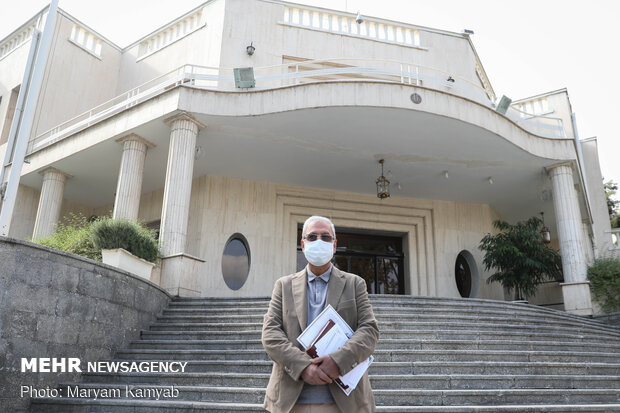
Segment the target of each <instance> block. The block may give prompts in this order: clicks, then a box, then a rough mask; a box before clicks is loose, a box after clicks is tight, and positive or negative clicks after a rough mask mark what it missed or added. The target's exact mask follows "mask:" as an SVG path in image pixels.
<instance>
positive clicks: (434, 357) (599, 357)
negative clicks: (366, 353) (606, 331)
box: [116, 349, 620, 363]
mask: <svg viewBox="0 0 620 413" xmlns="http://www.w3.org/2000/svg"><path fill="white" fill-rule="evenodd" d="M116 356H117V358H118V359H124V360H175V361H176V360H247V361H249V362H253V361H254V360H269V357H268V356H267V353H265V352H264V351H262V350H158V349H152V350H129V349H124V350H119V351H118V352H117V354H116ZM374 356H375V358H376V359H377V360H381V361H514V362H518V361H520V362H528V361H529V362H567V363H579V362H594V363H620V354H619V353H601V352H592V351H588V352H566V351H501V350H500V351H490V350H469V351H467V352H455V351H453V350H401V349H392V350H375V352H374Z"/></svg>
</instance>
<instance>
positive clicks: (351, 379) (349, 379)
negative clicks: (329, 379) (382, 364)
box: [340, 356, 375, 396]
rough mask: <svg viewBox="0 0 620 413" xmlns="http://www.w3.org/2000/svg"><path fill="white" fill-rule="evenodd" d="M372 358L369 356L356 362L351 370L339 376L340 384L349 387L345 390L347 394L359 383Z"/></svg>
mask: <svg viewBox="0 0 620 413" xmlns="http://www.w3.org/2000/svg"><path fill="white" fill-rule="evenodd" d="M374 360H375V358H374V357H373V356H370V357H368V358H367V359H366V360H364V361H362V362H361V363H360V364H358V365H357V366H356V367H355V368H354V369H353V370H351V371H350V372H348V373H347V374H345V375H344V376H340V380H341V381H342V384H344V385H347V386H349V388H348V389H347V390H345V393H347V396H348V395H349V394H350V393H351V392H352V391H353V390H355V387H357V383H359V381H360V380H361V378H362V376H363V375H364V373H366V370H368V367H370V363H372V362H373V361H374ZM343 390H344V389H343Z"/></svg>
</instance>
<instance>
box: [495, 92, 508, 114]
mask: <svg viewBox="0 0 620 413" xmlns="http://www.w3.org/2000/svg"><path fill="white" fill-rule="evenodd" d="M511 103H512V99H510V98H509V97H508V96H506V95H503V96H502V98H501V99H500V101H499V103H498V104H497V107H496V108H495V111H496V112H498V113H501V114H502V115H505V114H506V111H508V108H509V107H510V104H511Z"/></svg>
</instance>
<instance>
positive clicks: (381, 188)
mask: <svg viewBox="0 0 620 413" xmlns="http://www.w3.org/2000/svg"><path fill="white" fill-rule="evenodd" d="M384 162H385V160H384V159H381V160H380V161H379V163H380V164H381V176H380V177H379V178H377V198H379V199H385V198H389V197H390V181H388V179H387V178H386V177H385V176H383V164H384Z"/></svg>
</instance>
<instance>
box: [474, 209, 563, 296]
mask: <svg viewBox="0 0 620 413" xmlns="http://www.w3.org/2000/svg"><path fill="white" fill-rule="evenodd" d="M493 226H494V227H495V228H496V229H498V230H499V231H500V232H499V233H498V234H496V235H491V234H487V235H485V236H484V238H482V240H481V241H480V246H479V247H480V249H481V250H482V251H484V253H485V255H484V259H483V263H484V265H485V268H486V270H487V271H489V270H491V269H492V268H494V269H495V270H496V272H495V273H494V274H493V275H491V276H490V277H489V278H488V279H487V283H492V282H499V283H501V284H502V286H503V287H504V288H507V289H508V290H510V291H512V290H515V292H516V294H515V295H516V298H517V299H518V300H520V299H522V298H523V297H525V298H529V297H531V296H533V295H534V294H536V288H537V286H538V285H539V284H541V283H542V282H544V281H546V280H556V281H561V280H562V269H561V267H562V260H561V258H560V255H559V254H558V252H557V251H555V250H554V249H552V248H549V247H548V246H547V245H545V244H544V243H543V241H542V235H541V232H540V231H541V229H542V227H543V222H542V220H541V219H540V218H538V217H532V218H530V219H528V220H527V221H521V222H518V223H517V224H515V225H510V224H509V223H507V222H505V221H502V220H497V221H494V222H493Z"/></svg>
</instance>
